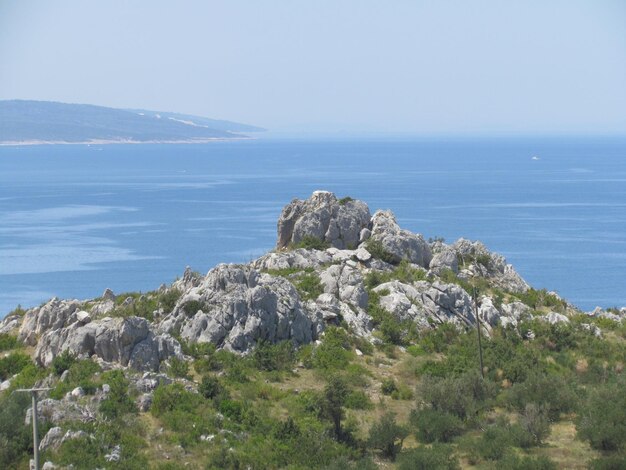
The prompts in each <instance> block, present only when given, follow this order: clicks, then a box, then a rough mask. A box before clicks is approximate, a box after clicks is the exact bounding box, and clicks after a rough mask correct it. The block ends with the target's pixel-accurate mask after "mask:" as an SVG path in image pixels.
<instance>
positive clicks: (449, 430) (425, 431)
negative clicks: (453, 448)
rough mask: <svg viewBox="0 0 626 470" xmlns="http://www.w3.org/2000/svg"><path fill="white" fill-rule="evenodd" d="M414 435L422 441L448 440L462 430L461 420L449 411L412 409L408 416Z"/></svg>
mask: <svg viewBox="0 0 626 470" xmlns="http://www.w3.org/2000/svg"><path fill="white" fill-rule="evenodd" d="M410 423H411V426H412V427H413V429H414V432H415V437H416V438H417V440H418V441H420V442H424V443H427V444H429V443H431V442H450V441H451V440H452V438H454V437H456V436H459V435H460V434H461V433H462V432H463V422H462V421H461V419H460V418H459V417H457V416H455V415H453V414H451V413H448V412H446V411H440V410H433V409H430V408H425V409H423V410H413V411H412V412H411V417H410Z"/></svg>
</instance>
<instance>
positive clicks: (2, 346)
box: [0, 333, 19, 352]
mask: <svg viewBox="0 0 626 470" xmlns="http://www.w3.org/2000/svg"><path fill="white" fill-rule="evenodd" d="M18 346H19V343H18V341H17V336H13V335H10V334H8V333H0V352H2V351H9V350H11V349H15V348H17V347H18Z"/></svg>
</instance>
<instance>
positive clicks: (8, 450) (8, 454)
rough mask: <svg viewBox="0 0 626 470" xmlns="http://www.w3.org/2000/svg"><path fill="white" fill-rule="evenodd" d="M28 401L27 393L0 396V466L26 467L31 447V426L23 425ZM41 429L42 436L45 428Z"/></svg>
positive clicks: (11, 467)
mask: <svg viewBox="0 0 626 470" xmlns="http://www.w3.org/2000/svg"><path fill="white" fill-rule="evenodd" d="M30 403H31V401H30V395H29V394H27V393H14V394H5V395H4V396H2V397H0V468H6V469H18V468H28V460H29V456H31V452H32V447H33V446H32V427H30V426H24V416H25V414H26V409H27V408H28V407H29V406H30ZM41 431H42V434H40V437H43V433H45V429H42V430H41Z"/></svg>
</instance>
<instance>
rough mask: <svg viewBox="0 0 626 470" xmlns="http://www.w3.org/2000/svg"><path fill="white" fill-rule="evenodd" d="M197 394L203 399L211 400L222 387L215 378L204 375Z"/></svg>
mask: <svg viewBox="0 0 626 470" xmlns="http://www.w3.org/2000/svg"><path fill="white" fill-rule="evenodd" d="M198 392H199V393H200V395H202V396H203V397H204V398H208V399H212V398H215V397H217V396H218V395H219V394H220V393H221V392H222V385H221V384H220V381H219V379H218V378H217V377H213V376H210V375H205V376H204V377H202V382H201V383H200V385H199V386H198Z"/></svg>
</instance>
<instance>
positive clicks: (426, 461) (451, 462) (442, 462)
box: [398, 444, 461, 470]
mask: <svg viewBox="0 0 626 470" xmlns="http://www.w3.org/2000/svg"><path fill="white" fill-rule="evenodd" d="M460 468H461V467H460V465H459V461H458V459H457V458H456V457H455V456H454V454H453V453H452V449H451V448H449V447H447V446H445V445H441V444H440V445H437V444H435V445H433V446H431V447H417V448H415V449H411V450H406V451H404V452H402V453H401V454H400V455H399V456H398V470H460Z"/></svg>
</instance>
